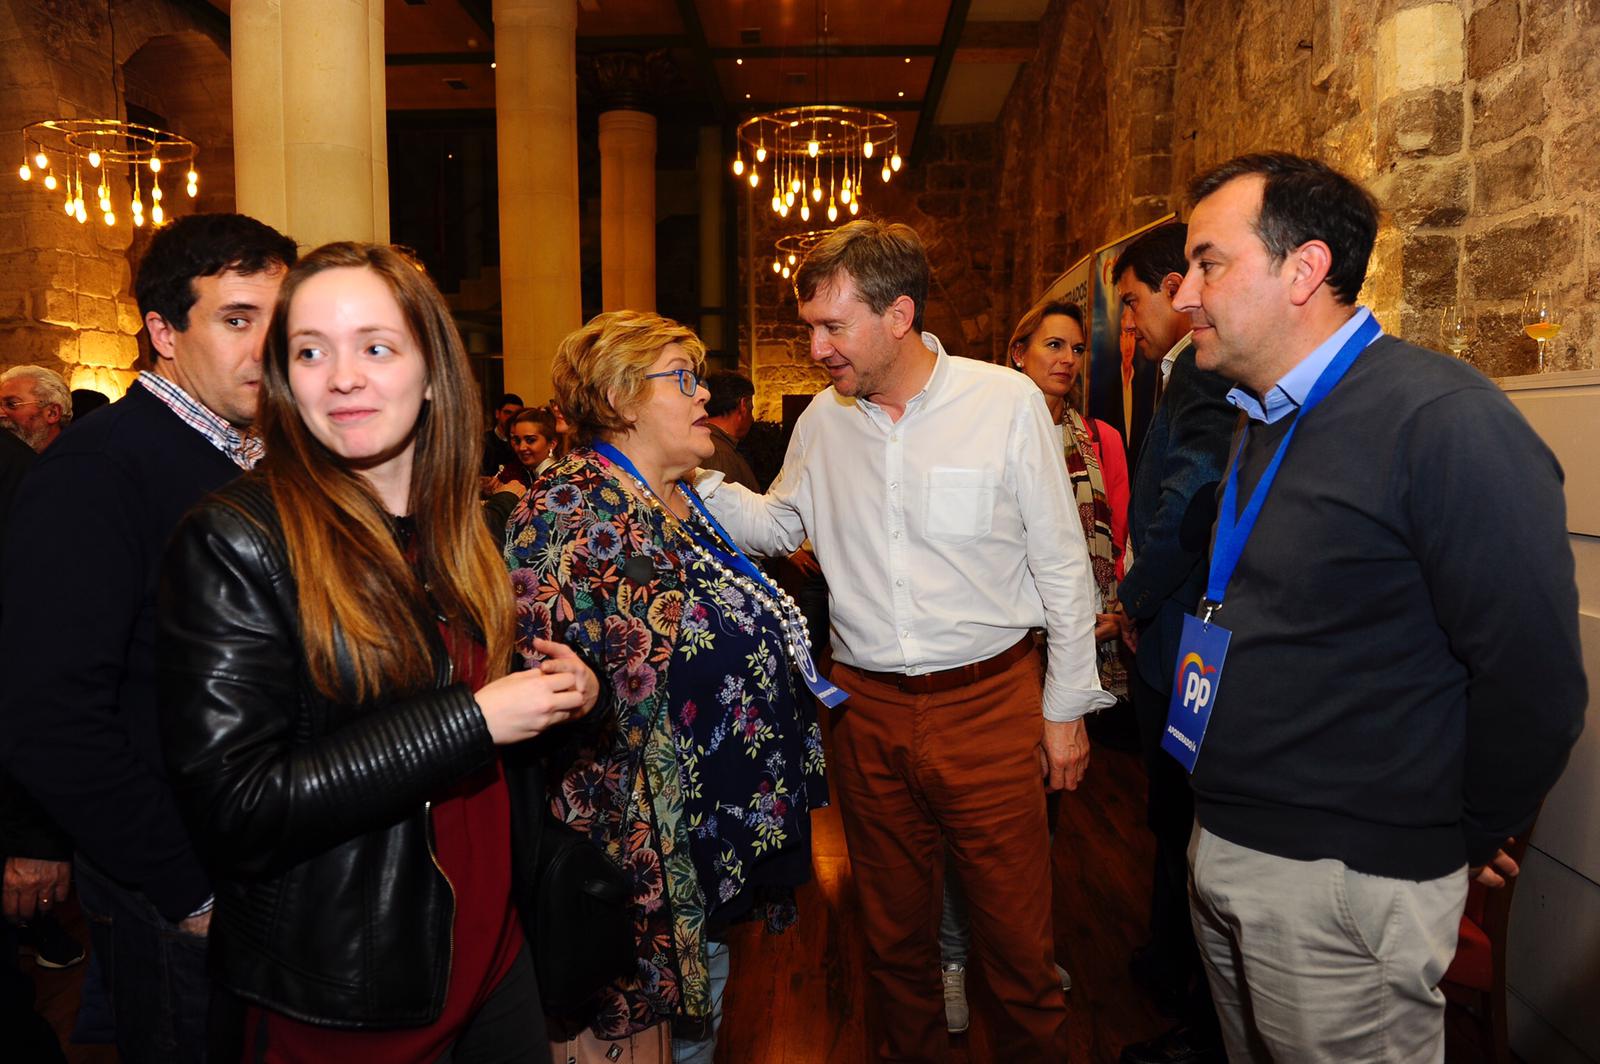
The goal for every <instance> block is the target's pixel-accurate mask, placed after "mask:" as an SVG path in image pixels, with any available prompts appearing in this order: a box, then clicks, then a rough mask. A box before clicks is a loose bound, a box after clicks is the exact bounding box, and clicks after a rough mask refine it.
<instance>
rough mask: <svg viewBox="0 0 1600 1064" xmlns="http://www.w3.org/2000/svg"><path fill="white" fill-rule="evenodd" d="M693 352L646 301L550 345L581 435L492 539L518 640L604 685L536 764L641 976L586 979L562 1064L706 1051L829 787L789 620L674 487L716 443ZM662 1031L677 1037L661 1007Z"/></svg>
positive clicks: (796, 869)
mask: <svg viewBox="0 0 1600 1064" xmlns="http://www.w3.org/2000/svg"><path fill="white" fill-rule="evenodd" d="M704 359H705V348H704V346H703V345H702V344H701V343H700V340H699V339H698V338H697V337H696V336H695V335H694V333H693V332H691V331H690V330H688V329H686V328H684V327H683V326H681V325H678V324H677V323H675V322H671V321H668V320H666V319H665V318H661V317H658V316H656V315H654V314H646V313H639V312H634V311H618V312H614V313H609V314H602V315H600V316H599V317H597V318H595V319H594V320H593V321H591V322H590V323H589V324H588V325H585V326H584V327H583V328H582V329H579V330H578V331H577V332H574V333H573V334H572V335H570V336H568V337H567V338H566V340H564V341H563V342H562V344H561V348H560V350H559V351H558V352H557V353H556V360H555V369H554V382H555V389H556V395H557V398H558V399H559V400H560V405H561V408H562V409H563V410H564V411H566V413H567V416H568V417H570V418H571V419H572V421H573V423H574V425H575V426H576V427H577V430H578V432H579V434H580V436H582V437H583V438H585V439H586V440H588V441H589V445H588V446H580V447H579V448H578V449H577V450H575V451H574V452H573V453H572V454H571V455H569V456H568V457H566V458H564V459H562V460H560V461H558V462H557V463H556V465H555V466H554V467H553V468H551V469H550V470H549V472H548V473H546V474H545V476H543V477H542V478H540V480H539V483H538V485H537V486H536V487H535V488H534V490H532V491H530V492H529V493H528V494H527V495H526V496H524V498H523V501H522V505H520V506H519V507H518V508H517V510H516V512H515V513H514V514H513V515H512V519H511V525H510V527H509V528H508V529H507V533H506V559H507V562H508V564H509V565H511V566H512V569H513V571H512V578H513V583H514V586H515V589H516V598H517V614H518V617H517V621H518V635H517V638H518V646H519V648H520V649H522V650H523V651H524V652H526V653H528V654H529V655H530V657H531V658H534V659H536V658H537V657H538V656H540V655H541V654H542V653H543V651H542V650H541V649H540V648H542V647H544V646H548V645H549V644H548V643H545V642H535V640H547V639H549V638H551V634H552V633H554V635H555V636H556V637H559V638H562V639H565V640H567V641H569V642H571V643H572V645H573V646H574V647H575V648H577V649H578V650H579V652H580V653H583V654H584V655H585V656H586V658H587V659H588V660H590V661H594V662H598V663H599V665H600V667H601V668H602V669H603V671H604V672H605V673H606V675H607V677H608V678H609V681H610V684H609V688H608V690H607V693H606V694H607V697H606V698H605V699H603V700H602V703H601V705H600V708H599V709H598V710H597V711H596V712H595V713H594V714H592V715H591V716H590V717H589V719H588V720H586V721H585V722H584V724H583V725H582V726H581V727H578V728H573V729H570V731H569V732H568V734H567V735H566V736H564V737H563V740H562V748H561V750H560V752H559V754H558V755H557V758H556V763H555V764H554V765H552V768H551V800H552V803H553V805H554V807H555V810H556V813H557V814H558V816H559V817H560V818H561V819H562V820H564V821H565V822H566V823H568V824H570V825H571V826H572V827H574V828H575V829H577V830H579V831H581V832H584V833H586V834H587V835H588V836H589V837H590V838H591V839H592V840H594V841H595V842H596V843H597V844H598V845H600V846H601V847H602V848H603V849H605V850H606V852H607V853H609V854H610V855H611V856H612V857H613V859H614V860H616V861H617V863H619V864H621V865H623V866H624V867H626V868H627V869H628V870H629V872H630V873H631V875H632V877H633V880H634V890H635V893H634V898H633V904H634V921H635V923H634V927H635V933H636V940H637V942H638V956H637V969H636V970H635V971H634V972H633V973H632V974H631V975H630V976H628V977H626V978H624V979H622V980H621V981H619V982H618V983H616V984H614V985H612V986H611V987H609V988H607V989H606V990H604V991H602V993H601V994H600V995H599V999H598V1000H597V1001H596V1002H594V1008H593V1011H592V1012H591V1013H590V1014H589V1015H587V1016H585V1017H583V1018H582V1020H581V1021H580V1022H581V1023H582V1024H584V1025H585V1029H583V1030H579V1031H577V1032H576V1033H575V1034H573V1036H572V1037H570V1038H569V1039H567V1041H566V1042H565V1044H557V1045H556V1046H555V1047H554V1048H555V1050H556V1056H557V1059H558V1060H569V1059H576V1060H579V1061H591V1060H593V1061H600V1060H617V1059H621V1060H635V1061H664V1060H666V1059H667V1054H668V1047H669V1043H670V1046H671V1050H670V1052H671V1057H672V1059H673V1060H675V1061H679V1062H683V1061H697V1062H698V1061H704V1062H707V1064H709V1062H710V1060H711V1058H712V1053H713V1050H714V1048H715V1039H716V1031H717V1025H718V1022H719V1020H720V1018H721V999H722V989H723V985H724V983H725V982H726V980H727V972H728V954H727V946H726V944H725V942H724V940H723V934H724V932H725V931H726V929H727V928H728V926H729V925H730V924H731V923H733V922H734V921H736V920H740V919H746V918H757V917H759V918H764V919H765V920H766V922H767V925H768V927H769V929H773V930H781V929H782V928H783V927H785V926H787V925H788V924H789V923H791V922H792V921H793V920H794V888H795V886H796V885H798V884H800V883H802V882H804V881H805V880H807V879H809V878H810V875H811V827H810V812H811V810H812V809H815V808H817V807H818V806H820V805H822V804H824V802H825V800H826V792H825V784H824V780H823V762H822V739H821V733H820V731H819V730H818V727H817V722H816V717H815V711H814V707H813V704H812V701H811V699H810V697H809V695H808V694H807V693H806V691H805V689H804V687H802V686H801V685H800V684H799V682H798V681H797V679H796V678H795V676H794V668H795V666H796V665H797V664H798V663H799V662H800V661H801V658H802V656H805V657H806V658H807V664H809V660H808V659H809V646H810V641H809V637H808V636H807V634H806V627H805V620H804V618H803V617H802V616H801V615H800V611H799V610H798V609H797V608H796V607H795V604H794V602H793V600H792V599H790V598H789V597H788V596H787V595H786V594H784V593H782V592H780V591H779V590H778V589H777V588H776V587H775V586H774V585H773V584H772V583H771V582H770V581H768V580H767V579H766V577H765V576H763V575H762V574H761V573H760V571H759V570H756V569H755V568H754V567H753V566H751V565H750V563H749V561H748V559H746V558H744V556H743V555H742V554H740V553H739V551H738V550H737V548H735V547H734V546H733V545H732V544H731V542H730V541H728V539H727V538H726V537H725V536H724V535H723V534H722V533H721V531H720V529H718V528H717V526H716V524H715V522H713V521H711V520H710V519H709V517H708V516H707V514H706V512H705V510H704V507H703V505H702V504H701V503H700V500H699V497H698V496H697V495H696V494H695V493H694V489H693V488H692V487H690V486H689V485H688V484H687V483H686V482H685V481H684V479H683V478H684V477H686V476H688V475H689V474H690V473H691V472H692V471H693V470H694V468H695V466H696V465H697V464H698V463H699V462H700V460H701V459H703V458H705V457H707V456H708V455H710V454H711V449H712V447H711V432H710V429H709V427H708V426H707V424H706V419H705V404H706V399H707V397H708V393H707V391H706V390H705V388H704V387H703V386H702V385H701V384H700V369H701V366H702V364H703V362H704ZM674 1018H677V1019H678V1020H679V1023H678V1025H677V1031H676V1034H675V1036H674V1035H673V1033H672V1032H669V1027H671V1026H672V1025H671V1024H669V1022H668V1021H669V1020H672V1019H674Z"/></svg>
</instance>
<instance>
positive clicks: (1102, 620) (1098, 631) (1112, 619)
mask: <svg viewBox="0 0 1600 1064" xmlns="http://www.w3.org/2000/svg"><path fill="white" fill-rule="evenodd" d="M1121 634H1122V622H1121V621H1119V620H1118V619H1117V615H1116V614H1115V613H1097V614H1095V615H1094V641H1095V642H1096V643H1104V642H1105V641H1106V640H1107V639H1115V638H1116V637H1117V636H1119V635H1121Z"/></svg>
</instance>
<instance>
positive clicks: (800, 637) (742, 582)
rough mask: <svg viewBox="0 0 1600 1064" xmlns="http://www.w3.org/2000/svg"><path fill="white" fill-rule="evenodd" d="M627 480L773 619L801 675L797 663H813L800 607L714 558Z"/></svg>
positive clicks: (705, 527) (703, 525)
mask: <svg viewBox="0 0 1600 1064" xmlns="http://www.w3.org/2000/svg"><path fill="white" fill-rule="evenodd" d="M629 479H631V480H632V481H633V482H634V483H635V484H637V485H638V486H639V491H640V493H641V494H642V495H644V498H645V501H646V502H648V503H649V504H650V508H651V509H652V510H655V511H656V512H657V513H658V514H660V515H661V516H662V517H671V518H673V519H674V520H677V521H678V523H679V524H680V525H682V526H684V527H683V538H684V539H686V540H688V542H689V547H690V549H691V550H693V551H694V555H695V557H696V558H698V559H700V560H701V561H702V562H704V563H705V564H707V565H709V566H711V567H712V568H713V569H716V570H717V572H719V573H721V574H722V576H723V578H724V579H725V580H727V581H728V582H729V583H731V584H732V585H733V586H734V587H736V588H738V589H739V590H740V591H742V592H743V593H744V595H745V597H746V598H747V599H751V600H754V601H755V602H756V604H758V605H760V606H762V607H763V608H765V609H766V610H767V612H768V613H770V614H772V615H773V616H774V617H775V618H777V621H778V628H779V630H780V631H782V632H783V643H784V649H785V650H787V651H788V652H789V660H790V663H791V664H793V665H794V666H795V667H797V668H799V669H801V671H802V672H804V671H805V665H802V664H801V663H802V662H805V663H807V664H809V663H810V662H812V660H813V659H812V657H811V630H810V629H809V628H808V627H807V626H806V619H805V614H803V613H801V612H800V606H799V604H798V603H796V602H795V600H794V596H792V595H790V594H789V593H788V592H787V591H785V590H783V588H781V587H779V586H778V585H777V584H772V585H771V589H770V590H769V589H768V586H767V585H766V584H765V582H764V581H758V580H753V579H751V578H750V577H749V576H747V575H745V574H744V573H741V572H740V571H739V570H737V569H735V568H734V567H733V566H731V565H729V564H728V563H727V562H725V561H723V560H722V559H721V558H719V557H717V555H716V554H715V553H713V552H712V551H711V549H710V548H708V547H707V546H706V545H705V544H704V543H703V542H701V540H700V537H699V536H697V535H695V534H694V533H693V532H692V531H690V529H689V527H688V522H685V521H683V520H682V519H680V518H678V517H677V515H676V514H673V513H671V512H670V511H669V510H668V509H667V508H666V507H665V506H663V505H662V503H661V500H660V499H659V498H657V497H656V493H655V492H654V491H651V490H650V485H648V484H646V483H645V482H644V481H643V480H641V479H639V478H638V477H636V476H633V475H632V474H629ZM673 487H674V488H675V489H676V490H677V491H678V493H679V494H680V495H683V497H684V501H685V502H687V503H688V504H689V515H690V520H691V521H693V522H694V523H695V524H696V525H697V526H698V527H699V528H700V529H701V530H702V531H703V532H704V533H705V534H706V535H707V536H709V537H711V538H712V539H713V540H716V541H717V542H719V543H721V542H722V537H721V536H719V535H717V531H716V529H714V528H712V527H711V524H710V522H708V521H707V520H706V519H705V515H703V514H702V513H701V512H700V508H699V507H698V506H695V505H694V503H693V502H691V501H690V500H689V497H688V495H687V494H686V493H685V492H684V490H683V485H681V484H674V485H673ZM723 545H724V546H725V547H729V548H731V547H732V544H727V543H724V544H723ZM728 553H729V554H732V553H733V551H732V550H731V549H730V550H729V551H728Z"/></svg>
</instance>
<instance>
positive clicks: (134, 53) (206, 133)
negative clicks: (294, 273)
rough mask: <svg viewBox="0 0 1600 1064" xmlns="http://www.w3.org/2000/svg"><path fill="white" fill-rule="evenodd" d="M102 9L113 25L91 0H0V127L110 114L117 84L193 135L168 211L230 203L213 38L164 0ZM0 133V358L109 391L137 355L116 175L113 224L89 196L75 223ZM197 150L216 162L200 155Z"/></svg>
mask: <svg viewBox="0 0 1600 1064" xmlns="http://www.w3.org/2000/svg"><path fill="white" fill-rule="evenodd" d="M113 10H114V14H115V19H116V23H115V33H114V34H113V32H112V31H111V29H110V27H108V25H107V21H106V6H105V5H104V4H102V3H98V2H96V0H0V130H11V131H16V130H20V129H21V128H22V127H23V126H25V125H27V124H28V123H30V122H35V121H38V120H40V119H45V118H78V117H91V116H107V115H113V114H115V115H118V116H119V117H122V112H121V110H120V106H121V104H122V95H123V93H124V92H126V93H127V95H128V96H129V97H131V98H133V99H134V100H135V102H136V103H137V104H138V105H140V106H143V107H145V108H146V109H148V110H151V111H154V112H156V113H161V114H163V115H164V116H165V117H166V118H167V119H169V120H170V121H171V123H172V128H174V129H175V131H176V132H179V133H183V134H186V135H188V136H190V137H191V139H194V140H196V141H197V142H198V143H200V145H201V148H202V155H201V157H200V164H199V169H200V173H201V188H202V193H201V197H200V199H199V202H198V204H194V203H190V202H188V201H187V197H185V196H184V194H183V191H182V189H183V183H182V181H181V180H176V181H170V182H168V183H167V185H166V187H165V189H164V191H166V192H167V193H168V198H167V208H168V210H169V213H171V214H173V215H174V216H175V215H176V214H178V213H182V212H186V211H188V210H191V209H194V208H195V207H196V206H199V207H204V208H205V209H211V210H229V209H231V208H232V203H233V181H232V146H231V140H230V139H227V137H225V136H223V135H222V133H221V132H219V131H226V130H231V126H232V121H231V96H229V95H228V85H227V69H228V68H227V61H226V58H225V56H224V55H223V52H222V48H221V46H220V44H219V43H218V42H216V41H215V40H213V39H212V38H210V37H209V36H207V35H206V34H205V33H204V32H202V31H201V30H200V29H199V28H198V27H197V26H196V25H195V23H194V21H193V17H192V16H191V15H190V14H188V13H187V12H186V11H185V10H184V9H183V8H182V7H180V6H179V5H178V4H176V3H171V2H168V0H119V2H118V3H117V4H116V5H115V7H114V9H113ZM113 40H114V47H113ZM147 45H151V46H152V47H151V49H150V50H148V51H144V52H143V54H142V55H141V54H140V53H141V51H142V50H144V49H145V48H146V46H147ZM184 60H187V61H184ZM130 61H131V62H130ZM125 64H126V65H127V68H128V70H129V71H130V75H131V76H130V77H129V78H128V79H127V80H128V82H129V84H128V86H127V88H126V90H124V88H123V83H124V80H125V79H124V78H123V69H124V65H125ZM114 71H115V87H114V84H113V76H114V74H113V72H114ZM139 71H142V72H145V76H144V77H139V76H137V74H135V73H134V72H139ZM219 71H220V76H221V83H220V85H219V84H218V72H219ZM219 141H220V143H219ZM6 143H7V144H9V145H11V146H12V150H13V151H14V152H16V157H15V158H13V157H11V156H6V157H5V158H6V159H7V162H6V165H5V167H4V168H0V367H5V366H13V365H21V364H25V363H32V364H35V365H42V366H46V367H48V368H50V369H54V370H57V371H59V372H61V373H62V375H63V376H65V377H66V378H67V380H68V381H69V383H70V384H71V385H72V386H73V387H91V388H96V389H98V390H100V391H104V392H107V393H108V394H111V395H114V396H115V395H120V394H121V393H122V390H123V389H124V388H125V387H126V386H127V383H128V382H129V381H130V380H132V378H133V376H134V375H135V373H136V372H137V362H138V358H139V344H138V340H137V338H136V337H137V334H138V332H139V330H140V328H141V321H140V318H139V313H138V308H137V306H136V305H135V303H134V301H133V298H132V296H131V294H130V283H131V276H132V271H131V268H130V247H133V248H134V249H135V250H137V247H138V246H140V245H139V244H138V241H139V240H140V239H143V240H148V235H147V230H139V231H136V230H135V229H134V228H133V226H132V224H131V221H130V218H129V217H128V211H127V210H126V198H127V193H126V192H125V191H123V190H121V189H120V188H117V189H116V190H115V191H114V192H113V198H114V199H115V200H116V202H117V207H118V209H117V211H116V216H117V221H116V224H115V225H112V226H107V225H105V224H104V223H103V222H102V220H101V219H100V218H99V217H98V212H95V211H93V210H92V207H93V204H92V203H91V204H90V207H91V214H90V219H89V221H88V223H86V224H81V225H80V224H79V223H78V222H77V221H76V220H74V219H71V218H69V217H67V215H66V214H65V213H64V211H63V210H62V201H63V200H64V199H65V193H64V190H58V191H57V192H47V191H45V189H44V188H43V187H42V182H41V179H40V177H39V176H36V177H35V178H34V179H33V180H32V181H29V182H27V183H24V182H22V181H20V180H18V178H17V174H16V169H15V168H16V166H17V165H18V164H20V163H21V161H22V159H21V140H20V137H13V139H11V140H9V141H7V142H6ZM208 150H209V152H210V154H211V158H212V159H214V160H215V161H216V162H218V163H219V164H222V165H219V166H216V167H211V166H209V165H208V164H207V162H206V159H207V156H206V154H205V153H206V152H207V151H208ZM88 183H89V184H90V191H91V193H92V191H93V180H92V178H91V179H89V181H88ZM147 195H148V193H147ZM90 198H91V199H92V195H91V197H90ZM136 232H137V234H138V236H137V237H136Z"/></svg>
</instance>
